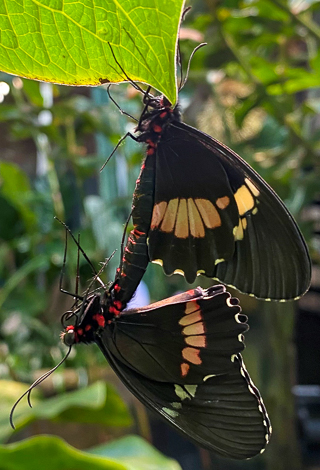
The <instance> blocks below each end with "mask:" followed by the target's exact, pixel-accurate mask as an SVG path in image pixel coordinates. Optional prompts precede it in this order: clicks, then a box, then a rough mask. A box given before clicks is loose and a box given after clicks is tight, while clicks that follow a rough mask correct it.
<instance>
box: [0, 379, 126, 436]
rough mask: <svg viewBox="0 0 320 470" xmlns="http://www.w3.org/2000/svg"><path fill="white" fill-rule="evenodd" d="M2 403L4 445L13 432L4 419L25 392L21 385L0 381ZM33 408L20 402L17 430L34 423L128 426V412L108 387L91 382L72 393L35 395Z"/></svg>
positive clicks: (0, 427)
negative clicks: (42, 398)
mask: <svg viewBox="0 0 320 470" xmlns="http://www.w3.org/2000/svg"><path fill="white" fill-rule="evenodd" d="M0 386H1V389H2V390H4V391H5V393H3V396H4V399H3V401H2V405H1V409H0V441H1V442H5V441H6V440H7V439H8V437H10V436H11V435H12V434H13V433H14V431H13V429H12V428H11V426H10V423H9V420H8V416H9V414H10V410H11V408H12V403H14V401H15V400H17V399H18V398H19V397H20V396H21V395H22V393H24V392H25V390H26V386H25V384H21V383H19V382H13V381H12V382H10V381H5V380H2V381H0ZM32 403H33V408H30V407H29V406H28V404H27V401H26V400H24V401H23V402H22V403H21V404H19V406H18V407H17V409H16V412H15V413H14V416H13V422H14V425H15V428H16V430H18V431H19V430H21V429H22V428H24V427H26V426H27V425H29V424H30V423H32V422H33V421H35V420H39V419H42V420H53V421H54V422H76V423H86V424H88V423H94V424H96V425H97V426H98V425H100V426H111V427H114V426H116V427H127V426H130V425H131V424H132V421H131V417H130V414H129V411H128V408H127V407H126V405H125V404H124V402H123V401H122V399H121V398H120V397H119V395H118V394H117V393H116V391H115V389H114V387H113V386H112V385H111V384H106V383H104V382H99V381H98V382H95V383H94V384H92V385H90V386H88V387H84V388H80V389H78V390H76V391H74V392H68V393H60V394H59V395H58V396H55V397H52V398H47V399H46V400H40V399H39V394H36V397H35V399H34V397H32Z"/></svg>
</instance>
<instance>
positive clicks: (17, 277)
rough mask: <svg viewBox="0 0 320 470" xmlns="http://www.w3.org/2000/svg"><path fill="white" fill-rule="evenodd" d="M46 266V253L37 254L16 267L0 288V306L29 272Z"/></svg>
mask: <svg viewBox="0 0 320 470" xmlns="http://www.w3.org/2000/svg"><path fill="white" fill-rule="evenodd" d="M47 267H48V258H47V256H46V255H37V256H35V257H34V258H31V259H29V260H28V261H27V262H26V263H25V264H24V265H23V266H21V268H19V269H17V270H16V271H15V272H14V273H13V274H12V275H11V277H9V278H8V279H7V281H6V282H5V284H4V285H2V286H1V289H0V308H1V307H2V305H3V304H4V302H5V300H6V299H7V297H8V296H9V295H10V294H11V293H12V292H13V291H14V290H15V289H16V288H17V287H18V286H19V284H20V283H21V282H22V281H23V280H24V279H25V278H26V277H27V276H29V274H30V273H32V272H34V271H37V270H41V269H45V268H47Z"/></svg>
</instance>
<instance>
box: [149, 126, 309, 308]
mask: <svg viewBox="0 0 320 470" xmlns="http://www.w3.org/2000/svg"><path fill="white" fill-rule="evenodd" d="M148 158H150V157H149V156H148V157H147V159H148ZM148 243H149V256H150V259H151V260H152V261H154V262H157V263H159V264H161V265H162V266H163V269H164V271H165V273H166V274H172V273H174V272H179V273H182V274H184V275H185V277H186V279H187V281H188V282H193V281H194V279H195V277H196V275H197V274H199V273H201V274H204V275H206V276H209V277H214V278H217V279H219V280H220V281H222V282H224V283H226V284H229V285H232V286H234V287H236V288H237V289H239V290H240V291H242V292H244V293H248V294H251V295H254V296H256V297H260V298H263V299H275V300H283V299H293V298H297V297H298V296H300V295H302V294H303V293H305V291H306V290H307V289H308V287H309V283H310V266H311V265H310V259H309V255H308V250H307V247H306V245H305V242H304V239H303V237H302V235H301V232H300V230H299V228H298V226H297V225H296V223H295V221H294V219H293V217H292V216H291V214H290V213H289V211H288V210H287V209H286V207H285V206H284V204H283V203H282V201H281V200H280V199H279V197H278V196H277V195H276V194H275V192H274V191H273V190H272V189H271V188H270V187H269V186H268V185H267V183H266V182H265V181H264V180H263V179H262V178H261V177H260V176H259V175H258V174H257V173H256V172H255V171H254V170H253V169H252V168H251V167H250V166H249V165H248V164H247V163H246V162H245V161H244V160H242V159H241V158H240V157H239V156H238V155H237V154H235V153H234V152H233V151H232V150H231V149H229V148H228V147H226V146H224V145H223V144H221V143H219V142H218V141H216V140H214V139H212V138H211V137H209V136H207V135H206V134H204V133H202V132H200V131H198V130H197V129H194V128H192V127H190V126H187V125H186V124H184V123H181V122H178V121H177V120H174V121H173V122H170V125H169V126H168V127H167V128H166V129H165V131H164V132H163V135H162V137H161V139H160V140H159V142H158V144H157V148H156V178H155V188H154V204H153V209H152V219H151V224H150V230H149V241H148Z"/></svg>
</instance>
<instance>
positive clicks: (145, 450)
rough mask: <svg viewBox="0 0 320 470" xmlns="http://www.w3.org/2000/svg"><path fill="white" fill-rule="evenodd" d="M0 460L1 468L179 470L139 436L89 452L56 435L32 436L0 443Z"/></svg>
mask: <svg viewBox="0 0 320 470" xmlns="http://www.w3.org/2000/svg"><path fill="white" fill-rule="evenodd" d="M132 445H134V448H133V447H132ZM109 447H110V452H108V449H109ZM92 454H97V455H92ZM108 454H111V455H110V456H109V455H108ZM112 454H113V455H112ZM0 461H1V470H22V469H23V470H29V469H30V470H34V469H38V468H45V469H46V470H61V469H63V470H66V469H75V468H76V469H77V470H88V468H90V470H150V469H151V468H152V470H181V467H180V466H179V464H178V463H177V462H176V461H174V460H172V459H169V458H167V457H165V456H164V455H162V454H160V452H158V451H157V450H155V449H154V448H153V447H152V446H151V445H150V444H148V443H146V442H145V441H144V440H143V439H141V438H139V437H128V438H125V439H120V440H119V441H117V442H116V443H112V444H106V445H103V446H101V447H99V449H98V450H97V451H95V450H92V451H91V452H90V453H87V452H83V451H81V450H78V449H75V448H74V447H71V446H70V445H68V444H66V443H65V442H64V441H63V440H62V439H59V438H57V437H51V436H39V437H33V438H31V439H27V440H25V441H22V442H20V443H18V444H9V445H7V446H0ZM44 462H45V467H44V466H43V463H44Z"/></svg>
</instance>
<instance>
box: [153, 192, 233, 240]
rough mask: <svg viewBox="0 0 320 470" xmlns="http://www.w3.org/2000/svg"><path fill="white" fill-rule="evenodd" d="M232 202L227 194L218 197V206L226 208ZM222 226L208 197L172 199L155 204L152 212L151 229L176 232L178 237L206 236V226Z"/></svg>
mask: <svg viewBox="0 0 320 470" xmlns="http://www.w3.org/2000/svg"><path fill="white" fill-rule="evenodd" d="M229 203H230V199H229V198H228V197H227V196H224V197H221V198H219V199H217V207H219V209H225V208H226V207H227V206H228V204H229ZM220 226H221V218H220V215H219V212H218V210H217V208H216V207H215V206H214V204H213V203H212V202H211V201H209V200H208V199H201V198H198V199H192V198H188V199H178V198H175V199H171V200H170V201H169V202H168V203H167V202H165V201H162V202H159V203H158V204H155V205H154V207H153V212H152V220H151V230H155V229H159V230H161V231H162V232H165V233H171V232H174V235H175V236H176V237H177V238H184V239H185V238H188V237H190V236H192V237H194V238H204V237H205V228H209V229H214V228H216V227H220Z"/></svg>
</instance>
